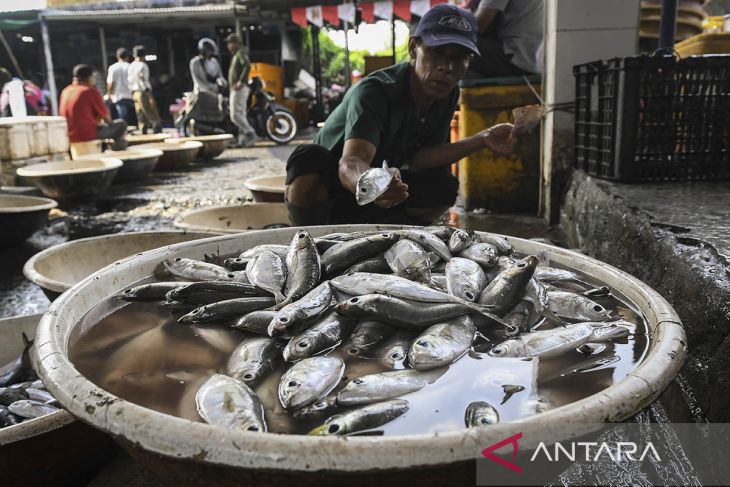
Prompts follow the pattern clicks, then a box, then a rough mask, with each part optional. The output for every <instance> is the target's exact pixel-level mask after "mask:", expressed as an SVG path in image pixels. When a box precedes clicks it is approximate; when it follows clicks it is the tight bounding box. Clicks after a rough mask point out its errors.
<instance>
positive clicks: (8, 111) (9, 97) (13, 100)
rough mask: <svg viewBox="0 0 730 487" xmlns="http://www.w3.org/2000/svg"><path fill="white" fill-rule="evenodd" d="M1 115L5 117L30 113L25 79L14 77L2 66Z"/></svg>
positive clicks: (0, 83)
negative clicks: (26, 100) (27, 104)
mask: <svg viewBox="0 0 730 487" xmlns="http://www.w3.org/2000/svg"><path fill="white" fill-rule="evenodd" d="M0 115H2V116H3V117H25V116H27V115H28V109H27V108H26V104H25V90H24V88H23V81H22V80H20V79H18V78H14V77H13V75H12V74H10V71H8V70H7V69H5V68H0Z"/></svg>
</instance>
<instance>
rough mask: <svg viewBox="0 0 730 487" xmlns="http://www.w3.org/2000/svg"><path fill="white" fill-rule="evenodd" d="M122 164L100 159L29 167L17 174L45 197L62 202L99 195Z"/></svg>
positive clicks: (49, 163)
mask: <svg viewBox="0 0 730 487" xmlns="http://www.w3.org/2000/svg"><path fill="white" fill-rule="evenodd" d="M122 164H123V163H122V161H121V160H119V159H114V158H112V157H100V158H90V159H82V160H75V161H58V162H44V163H42V164H31V165H30V166H25V167H21V168H19V169H18V170H17V173H18V176H21V177H24V178H28V179H30V180H31V181H32V182H33V184H35V185H36V186H38V188H40V190H41V191H43V194H45V195H46V196H48V197H50V198H54V199H61V200H66V199H73V198H81V197H91V196H96V195H98V194H100V193H103V192H104V191H106V189H107V188H108V187H109V185H110V184H111V183H112V181H113V180H114V177H115V176H116V175H117V171H118V170H119V168H120V167H122Z"/></svg>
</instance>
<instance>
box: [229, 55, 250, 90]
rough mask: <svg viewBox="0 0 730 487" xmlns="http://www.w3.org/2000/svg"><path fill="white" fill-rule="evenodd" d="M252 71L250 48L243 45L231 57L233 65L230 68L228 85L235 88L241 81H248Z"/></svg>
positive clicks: (244, 82)
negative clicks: (249, 55) (249, 58)
mask: <svg viewBox="0 0 730 487" xmlns="http://www.w3.org/2000/svg"><path fill="white" fill-rule="evenodd" d="M250 72H251V63H250V62H249V60H248V50H247V49H246V48H245V47H243V46H241V48H240V49H239V50H238V51H236V53H235V54H234V55H233V57H232V58H231V67H230V68H228V86H229V87H230V88H233V85H235V84H236V83H237V82H239V81H243V84H246V83H248V74H249V73H250Z"/></svg>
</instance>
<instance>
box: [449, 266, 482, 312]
mask: <svg viewBox="0 0 730 487" xmlns="http://www.w3.org/2000/svg"><path fill="white" fill-rule="evenodd" d="M486 286H487V276H486V275H485V274H484V271H483V270H482V267H481V266H480V265H479V264H477V263H476V262H474V261H473V260H469V259H464V258H461V257H454V258H453V259H451V260H450V261H449V263H448V264H446V289H447V291H448V292H449V294H453V295H454V296H456V297H458V298H461V299H463V300H465V301H476V300H477V299H478V298H479V295H480V294H481V292H482V291H483V290H484V288H485V287H486Z"/></svg>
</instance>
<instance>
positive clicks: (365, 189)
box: [360, 188, 368, 193]
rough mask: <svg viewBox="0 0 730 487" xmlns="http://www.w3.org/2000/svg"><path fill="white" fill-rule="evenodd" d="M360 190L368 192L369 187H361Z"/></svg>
mask: <svg viewBox="0 0 730 487" xmlns="http://www.w3.org/2000/svg"><path fill="white" fill-rule="evenodd" d="M360 192H361V193H367V192H368V188H360Z"/></svg>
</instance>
